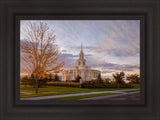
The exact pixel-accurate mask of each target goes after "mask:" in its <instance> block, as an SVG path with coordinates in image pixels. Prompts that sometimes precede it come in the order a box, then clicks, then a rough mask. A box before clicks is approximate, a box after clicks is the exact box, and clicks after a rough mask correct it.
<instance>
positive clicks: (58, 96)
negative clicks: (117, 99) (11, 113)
mask: <svg viewBox="0 0 160 120" xmlns="http://www.w3.org/2000/svg"><path fill="white" fill-rule="evenodd" d="M132 90H139V89H129V90H114V91H101V92H88V93H77V94H65V95H52V96H41V97H30V98H21V99H20V100H45V99H53V98H62V97H72V96H80V95H92V94H101V93H121V94H126V93H125V91H132Z"/></svg>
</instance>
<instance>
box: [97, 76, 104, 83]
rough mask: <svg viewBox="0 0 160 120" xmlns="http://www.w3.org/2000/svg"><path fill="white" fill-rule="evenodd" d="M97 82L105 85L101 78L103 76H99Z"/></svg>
mask: <svg viewBox="0 0 160 120" xmlns="http://www.w3.org/2000/svg"><path fill="white" fill-rule="evenodd" d="M97 82H98V83H103V80H102V78H101V74H98V77H97Z"/></svg>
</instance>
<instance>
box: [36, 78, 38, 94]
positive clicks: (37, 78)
mask: <svg viewBox="0 0 160 120" xmlns="http://www.w3.org/2000/svg"><path fill="white" fill-rule="evenodd" d="M36 94H38V78H37V77H36Z"/></svg>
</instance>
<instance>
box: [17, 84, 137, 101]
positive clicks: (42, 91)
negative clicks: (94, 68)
mask: <svg viewBox="0 0 160 120" xmlns="http://www.w3.org/2000/svg"><path fill="white" fill-rule="evenodd" d="M138 88H139V87H134V88H112V89H110V88H95V89H87V88H72V87H58V86H46V87H44V88H39V94H35V88H33V87H31V86H28V87H27V88H25V87H24V86H23V85H21V86H20V92H27V93H30V94H21V95H20V97H21V98H27V97H38V96H50V95H63V94H76V93H85V92H98V91H113V90H128V89H138Z"/></svg>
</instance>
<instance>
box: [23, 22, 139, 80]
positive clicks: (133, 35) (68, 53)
mask: <svg viewBox="0 0 160 120" xmlns="http://www.w3.org/2000/svg"><path fill="white" fill-rule="evenodd" d="M29 21H32V22H45V23H47V25H48V26H49V28H50V29H52V30H54V33H55V35H56V41H55V44H57V46H58V48H59V51H60V53H61V56H60V58H59V60H64V61H65V65H64V69H69V68H71V67H72V66H75V65H76V60H77V59H78V56H79V52H80V48H81V42H82V44H83V52H84V55H85V59H86V65H87V66H91V68H92V69H97V70H100V71H101V76H102V77H103V78H105V77H111V76H112V74H113V73H115V72H120V71H124V72H125V73H126V74H135V73H136V74H139V73H140V20H21V22H20V40H21V41H24V40H25V37H24V34H23V30H24V29H25V28H26V26H27V23H28V22H29ZM21 62H22V61H21ZM22 67H23V65H21V68H22ZM21 74H25V72H24V71H21Z"/></svg>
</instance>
